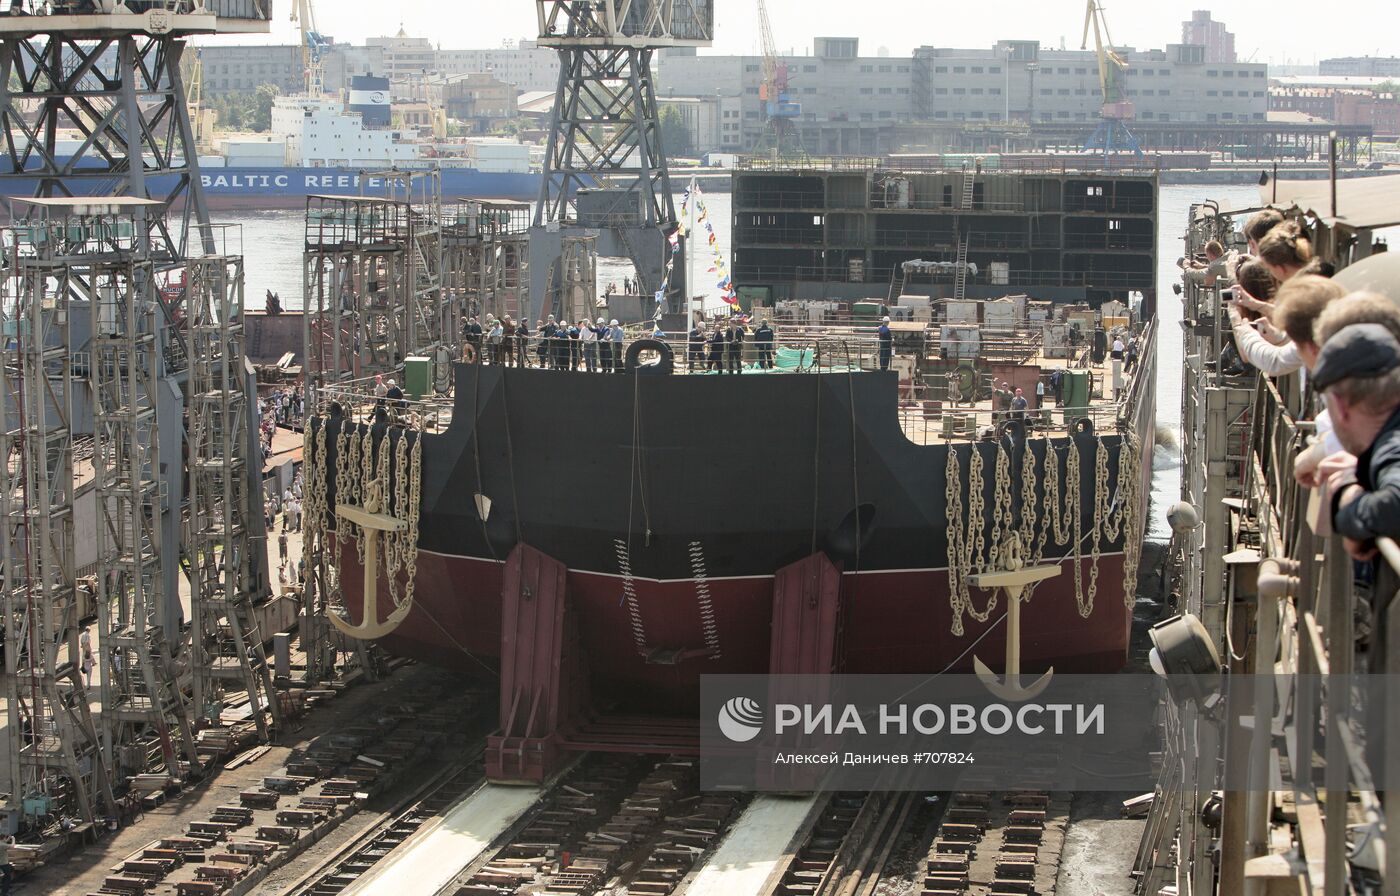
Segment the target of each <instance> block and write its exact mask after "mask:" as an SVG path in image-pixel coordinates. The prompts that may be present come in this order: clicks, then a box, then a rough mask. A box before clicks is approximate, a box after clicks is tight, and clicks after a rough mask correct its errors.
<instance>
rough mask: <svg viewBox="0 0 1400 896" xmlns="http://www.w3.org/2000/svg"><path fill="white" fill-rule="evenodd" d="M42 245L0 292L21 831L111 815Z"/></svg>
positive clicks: (62, 289) (8, 614) (1, 550)
mask: <svg viewBox="0 0 1400 896" xmlns="http://www.w3.org/2000/svg"><path fill="white" fill-rule="evenodd" d="M23 229H24V230H26V231H27V233H28V236H30V237H33V236H34V231H36V230H38V227H37V226H36V227H34V228H33V229H30V228H29V227H27V226H24V227H23ZM12 237H13V239H14V243H13V245H19V244H20V243H21V242H23V241H25V239H24V238H22V237H21V236H20V231H19V229H17V230H15V231H13V232H12ZM33 242H34V243H40V241H39V240H37V239H35V240H34V241H33ZM40 245H41V250H40V251H41V254H39V255H19V256H17V257H18V259H19V260H18V263H17V265H16V268H15V269H13V270H11V271H9V272H7V275H6V277H5V278H4V280H3V281H0V284H3V287H0V300H2V301H3V305H4V307H5V308H6V310H7V311H9V312H11V313H12V314H13V318H11V320H12V321H13V324H14V326H15V330H14V331H13V336H12V339H11V340H10V341H8V342H7V343H6V344H5V346H4V347H3V350H0V420H2V421H3V422H0V459H3V465H2V466H0V513H3V517H4V527H5V528H4V531H3V533H0V575H3V586H0V590H2V591H3V612H4V627H5V631H4V645H5V670H6V673H7V675H6V681H5V684H6V688H5V694H6V697H7V701H8V702H7V709H6V715H7V718H6V721H7V727H6V734H5V736H6V740H7V754H8V756H7V758H8V765H9V769H8V777H9V779H10V795H9V799H8V802H7V808H8V809H9V810H10V811H11V812H12V813H13V817H15V818H16V819H17V821H18V824H19V829H20V830H22V831H28V830H31V829H33V828H35V827H39V826H40V825H41V823H42V821H41V820H42V819H44V818H46V817H48V816H52V815H69V816H72V817H77V818H80V819H82V820H83V821H85V822H95V823H96V822H100V821H101V819H102V816H103V815H104V814H106V813H107V812H110V811H111V810H112V808H113V807H114V805H115V801H114V800H113V796H112V786H111V779H110V776H109V774H108V765H107V763H106V761H105V760H104V757H103V755H102V751H101V745H100V741H99V739H98V733H97V728H96V726H95V725H94V722H93V718H92V715H91V713H90V712H89V709H88V701H89V698H88V691H87V688H86V687H85V686H84V683H83V680H82V677H81V675H80V674H79V669H80V667H81V664H82V660H83V651H82V647H81V644H82V643H83V640H85V639H80V634H79V633H80V627H79V624H78V615H79V613H78V606H77V590H76V587H75V585H76V582H75V578H74V574H75V570H76V564H75V547H76V541H75V531H74V516H73V497H74V482H75V473H76V470H75V466H74V449H73V431H72V427H71V421H72V419H73V417H72V412H73V407H74V388H75V385H74V384H75V377H74V375H73V363H72V357H71V355H70V353H69V341H68V333H69V320H70V318H69V304H70V303H69V292H68V288H69V285H70V280H69V270H68V263H67V262H66V261H64V260H61V259H56V258H53V257H51V256H49V255H48V254H47V252H44V251H43V250H49V249H51V248H56V247H51V242H50V240H48V239H45V240H43V241H42V242H41V243H40Z"/></svg>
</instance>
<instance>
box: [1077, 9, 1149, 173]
mask: <svg viewBox="0 0 1400 896" xmlns="http://www.w3.org/2000/svg"><path fill="white" fill-rule="evenodd" d="M1090 31H1093V32H1094V50H1095V52H1096V54H1097V56H1098V63H1099V90H1100V91H1101V92H1102V93H1103V106H1102V107H1100V109H1099V126H1098V127H1097V128H1095V130H1094V133H1093V134H1091V135H1089V139H1088V140H1086V141H1085V142H1084V150H1085V151H1086V152H1090V151H1093V150H1098V149H1101V150H1103V153H1104V155H1105V156H1109V155H1112V154H1113V153H1115V152H1123V151H1131V152H1133V153H1135V154H1137V155H1142V147H1141V146H1140V145H1139V144H1138V139H1137V137H1135V136H1134V135H1133V132H1132V131H1131V130H1129V128H1128V125H1127V122H1129V121H1132V120H1133V117H1134V111H1133V103H1132V100H1129V99H1128V98H1127V94H1126V93H1125V92H1124V88H1123V74H1124V72H1125V71H1126V70H1127V68H1128V60H1126V59H1124V58H1123V56H1122V54H1120V53H1119V52H1118V51H1117V50H1115V49H1113V38H1112V37H1111V36H1110V35H1109V33H1108V20H1107V19H1105V18H1104V14H1103V4H1102V3H1100V2H1098V0H1089V6H1088V9H1087V10H1086V11H1085V13H1084V39H1083V40H1082V41H1081V43H1080V49H1088V48H1089V32H1090Z"/></svg>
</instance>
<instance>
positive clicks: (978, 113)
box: [972, 109, 982, 118]
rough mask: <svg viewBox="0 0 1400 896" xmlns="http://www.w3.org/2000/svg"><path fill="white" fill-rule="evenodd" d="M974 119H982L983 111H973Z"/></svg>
mask: <svg viewBox="0 0 1400 896" xmlns="http://www.w3.org/2000/svg"><path fill="white" fill-rule="evenodd" d="M972 117H973V118H981V117H982V110H980V109H973V110H972Z"/></svg>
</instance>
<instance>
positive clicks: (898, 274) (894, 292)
mask: <svg viewBox="0 0 1400 896" xmlns="http://www.w3.org/2000/svg"><path fill="white" fill-rule="evenodd" d="M906 279H907V278H906V277H905V274H904V265H903V264H896V265H895V266H894V269H893V270H891V271H890V294H889V299H888V301H887V302H886V304H888V305H893V304H894V303H895V302H898V301H899V297H900V296H902V295H904V281H905V280H906Z"/></svg>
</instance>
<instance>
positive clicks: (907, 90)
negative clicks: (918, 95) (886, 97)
mask: <svg viewBox="0 0 1400 896" xmlns="http://www.w3.org/2000/svg"><path fill="white" fill-rule="evenodd" d="M908 92H909V88H908V87H901V88H899V89H898V90H897V91H896V93H908Z"/></svg>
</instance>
